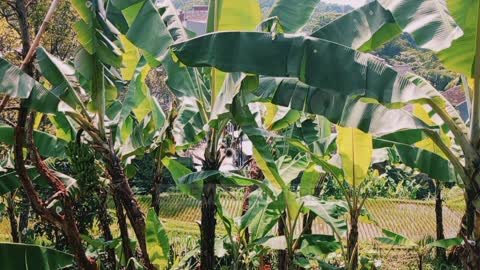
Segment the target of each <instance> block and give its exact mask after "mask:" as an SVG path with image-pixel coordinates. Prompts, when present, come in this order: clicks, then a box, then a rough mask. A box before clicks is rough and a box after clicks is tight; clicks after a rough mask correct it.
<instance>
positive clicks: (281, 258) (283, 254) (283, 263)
mask: <svg viewBox="0 0 480 270" xmlns="http://www.w3.org/2000/svg"><path fill="white" fill-rule="evenodd" d="M286 218H287V215H286V214H285V213H283V214H282V216H281V217H280V218H279V219H278V229H277V234H278V236H282V235H283V236H285V234H286V231H285V219H286ZM287 257H288V254H287V251H286V250H279V251H278V269H279V270H289V269H288V261H289V260H288V258H287Z"/></svg>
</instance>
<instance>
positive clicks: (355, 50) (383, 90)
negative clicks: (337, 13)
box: [173, 0, 480, 269]
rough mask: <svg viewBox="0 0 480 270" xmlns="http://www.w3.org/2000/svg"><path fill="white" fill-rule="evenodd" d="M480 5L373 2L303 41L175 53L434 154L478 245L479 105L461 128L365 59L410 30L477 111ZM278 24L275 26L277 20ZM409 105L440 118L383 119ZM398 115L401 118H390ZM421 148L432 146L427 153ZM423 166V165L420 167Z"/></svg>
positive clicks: (230, 36) (220, 39)
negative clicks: (257, 80)
mask: <svg viewBox="0 0 480 270" xmlns="http://www.w3.org/2000/svg"><path fill="white" fill-rule="evenodd" d="M472 7H473V8H472ZM478 7H479V3H478V1H472V2H465V1H455V0H447V1H442V2H441V3H438V1H421V2H420V1H409V0H397V1H381V0H379V1H373V2H371V3H369V4H368V5H366V6H364V7H361V8H359V9H357V10H354V11H352V12H351V13H349V14H347V15H345V16H343V17H341V18H339V19H338V20H336V21H334V22H332V23H330V24H328V25H326V26H325V27H323V28H321V29H319V30H318V31H316V32H314V33H310V35H309V36H305V35H299V34H297V35H293V36H291V35H290V36H287V35H283V34H281V33H277V32H276V31H274V33H272V34H271V36H269V37H267V36H266V35H265V34H260V33H233V32H223V33H212V34H209V35H205V36H202V37H199V38H196V39H192V40H190V41H187V42H183V43H178V44H176V45H174V46H173V50H174V52H175V54H176V56H177V57H178V58H179V60H180V61H181V62H183V63H184V64H186V65H188V66H213V67H216V68H218V69H221V70H223V71H226V72H248V73H255V74H260V75H263V76H264V77H261V80H262V79H263V80H264V84H263V87H259V88H258V90H257V94H260V96H263V97H265V98H267V99H270V100H272V102H273V103H275V104H278V105H283V106H288V107H291V108H293V109H297V110H302V111H307V112H310V113H315V114H320V115H324V116H325V117H327V118H328V119H329V120H331V121H332V122H334V123H337V124H340V125H342V126H350V127H357V128H360V129H361V130H363V131H366V132H369V133H372V134H373V135H376V136H383V135H386V134H391V133H396V132H398V133H397V134H395V135H392V136H391V138H395V141H392V143H401V144H403V145H405V144H412V143H413V144H415V147H416V148H417V149H419V151H422V152H424V153H426V154H428V155H424V157H426V156H430V157H431V156H432V153H434V154H435V153H437V154H438V153H439V152H441V154H440V155H437V156H438V157H440V158H443V159H446V160H448V161H449V162H450V163H451V164H452V166H453V167H454V169H455V172H456V174H457V175H458V176H459V178H460V179H461V184H462V186H463V187H464V188H465V192H466V195H467V196H466V204H467V210H466V214H465V217H466V219H465V220H466V224H465V225H466V228H468V230H466V232H465V233H464V235H465V237H466V238H468V239H470V240H472V241H478V235H480V234H479V233H478V228H476V226H475V224H477V223H476V222H475V220H476V219H478V218H477V216H478V214H477V213H478V211H477V210H476V209H477V208H476V207H475V205H477V203H476V202H477V198H478V182H479V180H478V179H477V178H478V176H477V174H476V173H475V172H476V170H477V169H476V168H477V165H475V164H478V156H479V152H478V141H479V139H478V138H477V137H478V136H479V135H478V134H477V133H478V128H477V127H478V125H479V124H478V123H477V122H478V119H477V118H478V117H477V116H476V114H478V113H477V111H478V108H477V107H476V106H475V105H473V106H471V108H472V109H471V110H472V111H471V115H472V117H471V119H472V121H471V123H470V127H468V126H467V125H466V123H464V122H463V121H462V120H461V119H460V118H459V117H458V113H457V112H456V111H455V110H454V109H453V107H452V106H451V105H450V104H449V103H448V102H447V101H446V100H445V99H444V98H442V96H441V94H440V93H439V92H438V91H437V90H436V89H434V88H433V87H432V86H431V85H429V84H428V83H426V81H425V80H423V79H422V78H419V77H417V76H413V75H409V74H407V75H400V74H398V73H397V72H395V71H394V70H393V69H391V68H390V67H388V66H386V65H384V64H382V63H380V62H378V61H377V60H376V59H375V58H373V57H372V56H370V55H368V54H364V53H362V52H366V51H370V50H372V49H374V48H376V47H377V46H379V45H381V44H384V43H385V42H387V41H388V40H390V39H392V38H394V37H396V36H398V35H399V34H400V33H402V32H407V33H410V34H411V35H412V36H413V37H414V39H415V40H416V42H417V44H418V45H419V46H421V47H423V48H426V49H431V50H434V51H436V52H438V55H439V57H440V59H441V60H442V61H443V62H444V63H445V65H446V66H447V68H451V69H452V70H455V71H458V72H462V73H463V74H465V79H464V87H465V93H466V95H467V96H468V97H469V100H468V102H470V103H472V104H475V102H476V97H478V96H479V94H478V93H477V92H478V88H479V87H478V85H480V84H479V83H476V82H477V81H478V71H477V70H478V68H477V66H478V65H476V64H477V63H478V61H476V60H475V59H479V57H474V56H475V55H478V46H477V44H478V42H477V41H478V36H477V34H476V33H477V31H478V29H477V27H478V26H477V25H478V21H479V20H478V18H479V16H478V13H479V12H478ZM427 14H428V16H427ZM425 18H428V19H426V20H425ZM279 21H280V25H281V24H282V18H281V17H280V18H279ZM277 28H278V27H277ZM432 29H435V30H433V31H432ZM345 31H348V32H345ZM317 38H318V39H317ZM247 40H248V41H247ZM242 41H245V42H242ZM233 44H235V45H236V46H237V47H234V46H233ZM190 46H192V47H190ZM193 48H195V49H193ZM199 48H200V49H199ZM239 48H241V49H239ZM297 48H298V49H297ZM274 51H275V53H274ZM467 51H468V52H467ZM475 53H476V54H475ZM249 59H251V60H252V61H250V60H249ZM227 63H228V64H227ZM322 67H328V69H324V68H322ZM344 74H348V75H347V76H348V80H345V79H344V78H342V77H340V76H345V75H344ZM266 76H273V77H277V78H274V79H272V78H268V77H266ZM285 77H289V78H285ZM261 85H262V84H261ZM375 103H380V104H382V105H379V104H375ZM409 103H410V104H419V105H422V106H424V107H426V108H427V111H431V112H432V113H433V114H435V115H437V116H438V118H439V119H440V121H436V122H435V125H434V126H430V125H428V123H425V122H424V121H423V119H422V117H419V116H418V115H417V114H414V116H413V117H412V115H409V114H407V115H405V113H404V112H403V111H401V110H398V112H400V113H401V114H403V116H402V117H399V116H398V115H388V116H387V114H389V113H391V112H392V111H391V109H395V110H397V109H398V108H401V107H403V106H404V105H406V104H409ZM476 103H478V102H476ZM338 104H341V105H340V106H338ZM383 106H386V107H383ZM347 108H349V110H348V109H347ZM345 109H347V110H345ZM382 111H383V113H380V112H382ZM351 112H352V113H351ZM399 118H401V119H402V121H397V120H396V119H399ZM392 123H395V125H392ZM422 126H423V127H422ZM469 128H470V131H469V130H468V129H469ZM440 129H446V130H447V131H448V132H449V134H451V136H452V138H451V139H452V140H453V141H454V142H455V143H456V144H457V145H459V146H460V148H461V153H457V152H456V151H455V150H453V149H452V148H451V147H450V145H451V141H450V139H448V138H444V137H443V136H442V132H440ZM442 137H443V138H442ZM427 141H428V144H430V146H426V144H427V143H426V142H427ZM407 142H408V143H407ZM431 145H435V147H436V149H437V150H433V149H432V147H431ZM462 157H464V158H462ZM422 163H423V165H422V167H424V166H425V165H426V163H427V162H422ZM427 167H428V166H427ZM431 168H432V166H430V172H432V171H433V170H431ZM437 179H438V178H437ZM472 243H473V242H472ZM475 247H478V245H470V244H468V243H467V242H465V249H464V250H465V254H464V255H463V256H462V257H463V258H464V259H465V260H464V266H465V267H466V268H467V269H476V268H478V265H479V261H480V258H479V257H478V256H476V255H474V254H478V252H476V251H475V250H476V248H475Z"/></svg>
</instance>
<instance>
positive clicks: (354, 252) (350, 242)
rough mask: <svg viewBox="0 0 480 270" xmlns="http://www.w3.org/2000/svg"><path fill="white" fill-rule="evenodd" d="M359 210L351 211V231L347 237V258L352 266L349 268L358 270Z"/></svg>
mask: <svg viewBox="0 0 480 270" xmlns="http://www.w3.org/2000/svg"><path fill="white" fill-rule="evenodd" d="M358 212H359V211H356V210H351V211H350V226H351V227H350V231H349V233H348V239H347V256H348V257H347V259H348V263H349V265H350V267H349V268H348V269H349V270H357V268H358V214H359V213H358Z"/></svg>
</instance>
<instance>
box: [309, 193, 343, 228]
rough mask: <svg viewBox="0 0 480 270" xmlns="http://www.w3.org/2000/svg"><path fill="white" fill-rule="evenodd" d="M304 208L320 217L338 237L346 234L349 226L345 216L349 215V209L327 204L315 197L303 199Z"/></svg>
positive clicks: (337, 204) (340, 205)
mask: <svg viewBox="0 0 480 270" xmlns="http://www.w3.org/2000/svg"><path fill="white" fill-rule="evenodd" d="M301 202H302V205H303V207H305V208H306V209H308V210H310V211H312V212H313V213H315V215H317V216H318V217H320V218H321V219H322V220H323V221H325V223H327V225H328V226H330V228H332V230H333V231H334V233H335V234H336V235H337V236H338V237H342V236H344V235H345V234H346V232H347V229H348V226H347V222H346V221H345V219H344V218H343V216H344V215H345V214H346V213H348V208H347V207H346V206H345V205H344V204H341V203H337V202H325V201H321V200H320V199H319V198H317V197H314V196H305V197H303V198H301Z"/></svg>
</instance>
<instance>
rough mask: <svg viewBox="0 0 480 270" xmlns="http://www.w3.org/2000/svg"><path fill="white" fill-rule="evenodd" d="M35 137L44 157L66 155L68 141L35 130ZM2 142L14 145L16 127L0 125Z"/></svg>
mask: <svg viewBox="0 0 480 270" xmlns="http://www.w3.org/2000/svg"><path fill="white" fill-rule="evenodd" d="M33 139H34V140H35V145H36V146H37V148H38V151H39V153H40V155H42V156H44V157H58V158H61V157H64V156H65V146H66V144H67V142H66V141H64V140H62V139H60V138H57V137H55V136H53V135H50V134H48V133H45V132H43V131H34V133H33ZM0 142H1V143H4V144H6V145H14V143H15V136H14V129H13V128H12V127H10V126H6V125H0Z"/></svg>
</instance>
